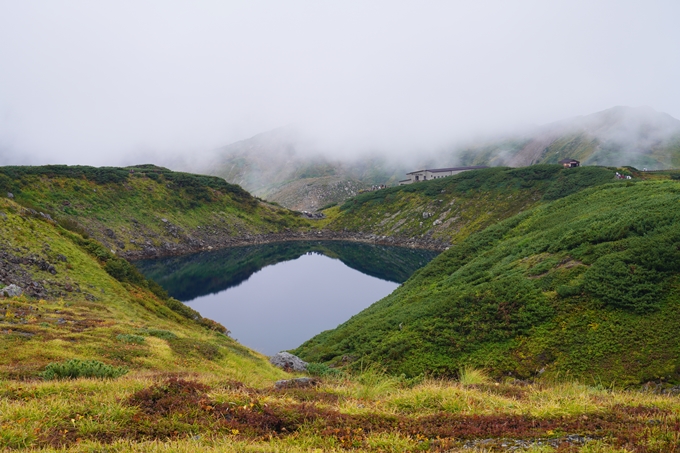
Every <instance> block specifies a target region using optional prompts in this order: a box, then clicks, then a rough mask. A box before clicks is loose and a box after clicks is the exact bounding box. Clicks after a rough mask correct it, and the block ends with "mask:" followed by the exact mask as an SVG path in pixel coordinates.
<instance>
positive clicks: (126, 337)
mask: <svg viewBox="0 0 680 453" xmlns="http://www.w3.org/2000/svg"><path fill="white" fill-rule="evenodd" d="M116 340H118V341H120V342H122V343H130V344H142V343H144V337H142V336H140V335H133V334H129V333H122V334H120V335H118V336H117V337H116Z"/></svg>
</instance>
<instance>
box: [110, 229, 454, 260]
mask: <svg viewBox="0 0 680 453" xmlns="http://www.w3.org/2000/svg"><path fill="white" fill-rule="evenodd" d="M318 240H323V241H347V242H359V243H364V244H375V245H388V246H394V247H406V248H413V249H423V250H432V251H437V252H443V251H444V250H446V249H447V248H448V247H450V245H451V244H449V243H447V242H444V241H440V240H436V239H426V238H410V237H399V236H379V235H375V234H367V233H356V232H348V231H332V230H316V231H308V232H306V231H296V232H293V231H291V232H285V233H267V234H258V235H245V236H236V237H234V236H217V237H215V236H211V237H209V238H205V240H201V241H195V240H194V241H186V242H182V243H168V242H165V243H162V244H161V245H160V246H153V245H145V246H144V248H143V249H142V250H130V251H122V250H121V251H119V252H118V255H119V256H121V257H123V258H125V259H127V260H130V261H136V260H144V259H153V258H162V257H167V256H180V255H189V254H192V253H197V252H207V251H213V250H220V249H225V248H229V247H239V246H246V245H262V244H269V243H277V242H293V241H318Z"/></svg>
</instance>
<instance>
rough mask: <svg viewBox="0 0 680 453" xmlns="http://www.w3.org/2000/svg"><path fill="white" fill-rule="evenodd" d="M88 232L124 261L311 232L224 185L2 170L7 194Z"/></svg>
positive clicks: (142, 172) (207, 179) (116, 174)
mask: <svg viewBox="0 0 680 453" xmlns="http://www.w3.org/2000/svg"><path fill="white" fill-rule="evenodd" d="M6 192H11V193H12V194H13V195H14V197H15V198H14V199H15V201H17V202H18V203H20V204H22V205H24V206H26V207H29V208H32V209H35V210H36V211H40V212H44V213H46V214H49V215H51V216H52V217H55V218H58V219H59V220H60V222H61V223H62V225H64V226H66V227H69V228H71V229H74V230H77V231H84V232H86V233H87V234H88V235H90V236H92V237H93V238H95V239H97V240H98V241H99V242H101V243H102V244H104V245H105V246H106V247H107V248H108V249H110V250H114V251H116V252H117V253H120V252H122V253H129V252H134V251H141V250H154V249H155V250H160V251H161V253H168V252H170V253H172V251H173V250H174V249H176V248H177V247H178V246H187V247H193V248H200V247H201V246H202V245H206V246H207V245H209V244H212V243H214V241H215V240H217V239H218V238H221V239H224V238H238V237H243V236H245V235H252V234H263V233H272V232H280V231H284V230H285V229H286V228H304V227H305V226H306V225H307V221H305V220H304V219H301V218H299V217H298V216H297V215H296V214H295V213H293V212H291V211H289V210H286V209H281V208H278V207H275V206H271V205H268V204H266V203H261V202H260V201H259V200H258V199H256V198H254V197H252V196H251V195H250V194H249V193H248V192H246V191H245V190H243V189H242V188H241V187H239V186H236V185H233V184H228V183H227V182H225V181H224V180H223V179H221V178H217V177H211V176H200V175H193V174H188V173H178V172H172V171H170V170H167V169H164V168H160V167H155V166H152V165H141V166H135V167H128V168H115V167H103V168H94V167H81V166H65V165H48V166H43V167H0V193H1V194H2V195H3V196H4V195H5V193H6Z"/></svg>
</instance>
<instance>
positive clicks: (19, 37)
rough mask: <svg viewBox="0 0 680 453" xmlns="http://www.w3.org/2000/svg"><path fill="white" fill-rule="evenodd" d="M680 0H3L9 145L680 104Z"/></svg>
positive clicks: (142, 152)
mask: <svg viewBox="0 0 680 453" xmlns="http://www.w3.org/2000/svg"><path fill="white" fill-rule="evenodd" d="M679 18H680V2H679V1H677V0H668V1H660V0H658V1H654V0H645V1H641V0H636V1H625V0H612V1H597V0H585V1H580V0H567V1H557V0H550V1H545V0H540V1H508V0H501V1H480V0H474V1H454V0H450V1H440V2H435V1H429V2H428V1H422V0H419V1H411V2H400V1H396V0H387V1H349V0H342V1H335V2H331V1H318V0H317V1H292V0H286V1H255V0H247V1H246V0H244V1H240V2H229V1H214V2H209V1H196V0H193V1H186V2H176V1H169V0H163V1H157V2H154V1H140V0H134V1H122V0H115V1H102V0H98V1H91V0H85V1H67V0H46V1H33V0H0V155H2V154H4V161H5V162H12V163H33V164H43V163H70V164H74V163H82V164H94V165H115V164H119V163H131V162H130V160H131V159H132V161H134V160H135V158H136V157H137V156H140V157H139V158H140V159H142V158H144V159H143V160H145V161H146V160H148V159H146V157H147V156H149V155H154V154H155V155H157V156H159V157H162V156H169V155H173V154H176V153H186V155H190V156H198V155H200V152H202V151H204V150H209V149H214V148H216V147H219V146H222V145H226V144H228V143H231V142H234V141H237V140H241V139H244V138H248V137H249V136H252V135H254V134H256V133H258V132H262V131H266V130H269V129H272V128H275V127H279V126H282V125H289V124H296V125H298V126H300V127H302V128H303V129H304V130H306V131H308V133H310V134H313V135H315V136H317V137H319V138H321V139H322V142H323V143H326V144H328V146H329V147H330V148H333V149H336V150H345V151H347V152H349V151H350V150H351V149H354V150H356V149H382V150H389V151H391V152H404V151H409V150H411V149H422V148H423V147H425V148H426V147H435V146H437V145H440V144H443V143H446V142H450V141H451V140H456V139H458V138H460V137H466V136H469V135H470V134H471V133H473V132H478V131H494V130H501V129H507V128H511V127H516V126H520V125H524V124H536V123H537V124H540V123H546V122H550V121H554V120H558V119H561V118H565V117H570V116H574V115H581V114H588V113H592V112H595V111H598V110H603V109H606V108H609V107H612V106H615V105H633V106H637V105H649V106H651V107H653V108H655V109H656V110H659V111H663V112H667V113H669V114H671V115H673V116H674V117H676V118H680V86H679V81H680V50H679V45H680V27H679V26H678V19H679Z"/></svg>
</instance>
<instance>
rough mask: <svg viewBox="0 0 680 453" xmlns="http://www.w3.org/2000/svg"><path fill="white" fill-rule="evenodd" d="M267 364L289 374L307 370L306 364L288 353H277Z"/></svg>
mask: <svg viewBox="0 0 680 453" xmlns="http://www.w3.org/2000/svg"><path fill="white" fill-rule="evenodd" d="M269 362H270V363H271V364H272V365H274V366H277V367H279V368H283V369H284V370H286V371H289V372H290V371H305V370H306V369H307V362H305V361H304V360H302V359H301V358H299V357H298V356H296V355H293V354H291V353H289V352H278V353H276V354H275V355H273V356H272V357H271V358H270V359H269Z"/></svg>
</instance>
